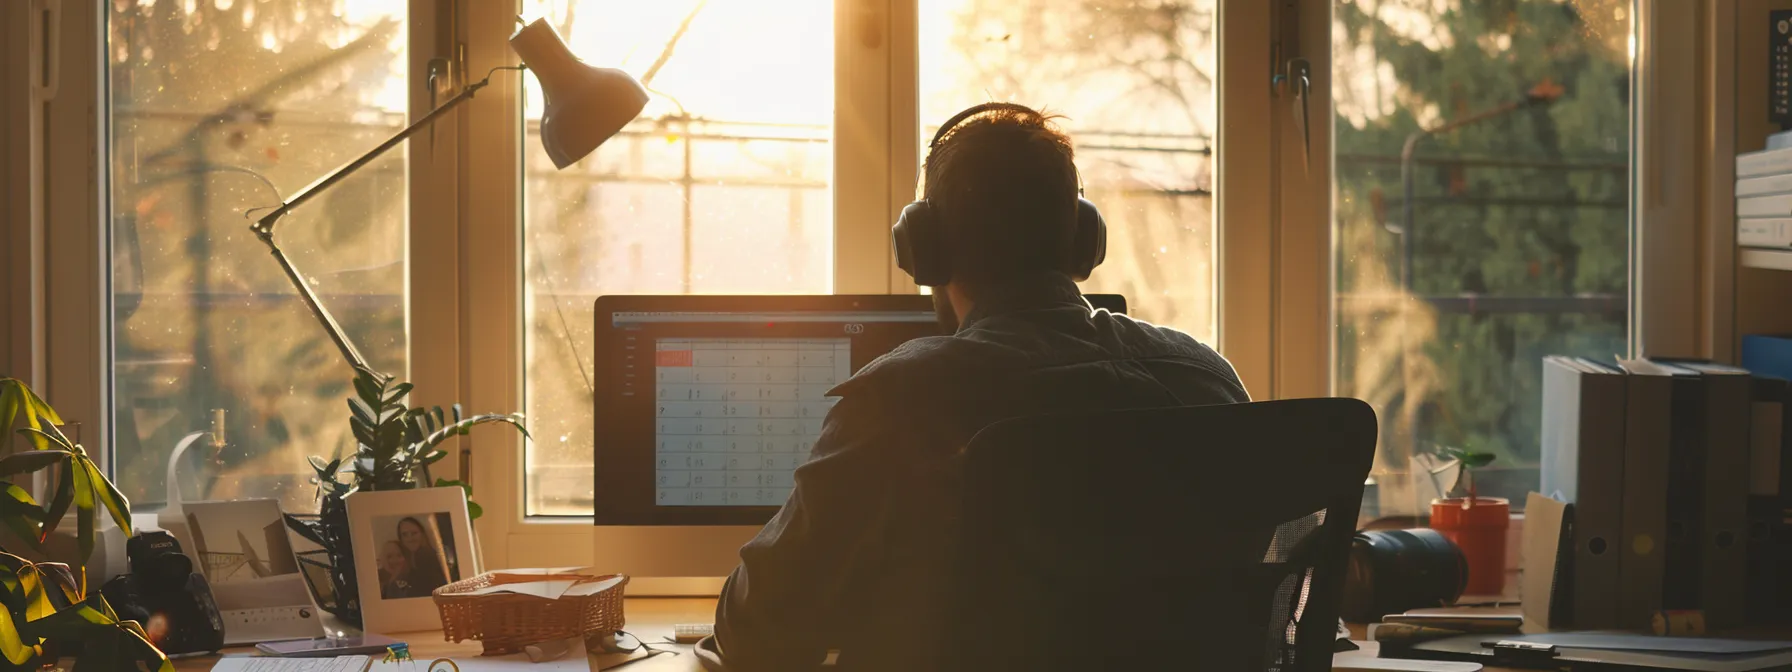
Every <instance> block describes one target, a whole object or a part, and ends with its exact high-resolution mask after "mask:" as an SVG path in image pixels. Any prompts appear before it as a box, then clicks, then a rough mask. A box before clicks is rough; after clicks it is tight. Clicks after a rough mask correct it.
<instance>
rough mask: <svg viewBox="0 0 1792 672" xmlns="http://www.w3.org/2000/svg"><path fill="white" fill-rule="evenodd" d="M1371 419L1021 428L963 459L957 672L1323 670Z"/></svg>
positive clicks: (1270, 418) (1261, 417)
mask: <svg viewBox="0 0 1792 672" xmlns="http://www.w3.org/2000/svg"><path fill="white" fill-rule="evenodd" d="M1375 434H1376V422H1375V414H1374V411H1373V410H1371V409H1370V408H1369V406H1368V405H1367V404H1364V403H1363V402H1361V401H1357V400H1354V399H1299V400H1289V401H1269V402H1259V403H1250V404H1231V405H1223V406H1198V407H1184V408H1164V409H1148V410H1132V411H1115V412H1102V413H1091V414H1083V415H1062V416H1052V417H1036V418H1020V419H1015V420H1008V421H1004V422H1000V423H997V424H994V425H991V426H990V427H988V428H986V429H984V430H983V431H982V432H980V433H978V434H977V436H976V437H975V438H974V439H973V440H972V441H971V444H970V446H969V447H967V448H966V454H965V456H964V458H965V471H964V480H963V489H964V507H963V511H962V519H961V520H960V521H959V522H960V524H961V526H960V543H959V547H958V549H957V552H958V553H959V554H960V557H959V558H958V566H957V567H958V574H957V576H956V577H954V581H955V584H954V585H953V586H952V590H951V593H950V594H951V595H952V598H951V602H950V604H951V606H952V609H951V610H950V611H949V614H950V615H949V617H948V619H947V621H948V622H946V623H942V624H941V625H942V626H943V627H945V628H946V634H945V636H944V639H943V640H942V641H943V642H944V643H945V644H946V647H945V649H944V651H943V653H944V655H943V656H942V658H943V659H944V660H945V661H948V665H949V666H950V667H951V668H953V669H963V670H987V669H1017V670H1018V669H1025V670H1068V669H1122V668H1126V667H1128V666H1131V665H1146V666H1151V667H1141V668H1140V669H1191V670H1192V669H1203V670H1205V669H1213V670H1274V671H1277V672H1288V671H1296V670H1299V671H1313V672H1317V671H1319V670H1329V669H1331V651H1332V647H1333V644H1334V641H1335V639H1336V632H1337V624H1338V610H1339V604H1340V600H1341V599H1342V581H1343V578H1342V577H1343V573H1344V566H1345V562H1346V558H1347V554H1348V552H1349V546H1350V538H1351V535H1352V534H1353V532H1354V531H1355V527H1356V518H1357V510H1358V507H1359V506H1360V505H1361V500H1362V493H1363V481H1364V479H1365V478H1366V477H1367V476H1368V473H1369V467H1370V463H1371V462H1372V460H1373V457H1374V452H1375Z"/></svg>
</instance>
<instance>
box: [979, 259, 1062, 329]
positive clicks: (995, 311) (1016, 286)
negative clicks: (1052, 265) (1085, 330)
mask: <svg viewBox="0 0 1792 672" xmlns="http://www.w3.org/2000/svg"><path fill="white" fill-rule="evenodd" d="M1069 307H1081V308H1083V309H1084V310H1094V309H1093V308H1091V307H1090V306H1089V300H1088V299H1085V298H1083V293H1082V291H1081V290H1078V289H1077V287H1076V282H1075V281H1073V280H1071V279H1070V276H1068V275H1065V274H1063V273H1058V272H1042V273H1033V274H1028V275H1025V276H1021V277H1017V278H1012V279H1009V280H1005V281H1002V282H998V283H990V284H988V285H984V286H981V287H978V288H977V297H976V300H975V303H973V304H972V306H971V312H970V313H969V314H967V315H965V317H964V320H962V322H961V324H960V325H959V327H958V329H959V331H964V330H965V329H969V328H971V327H972V326H973V325H975V324H976V323H977V322H978V321H980V320H984V319H987V318H991V317H995V316H998V315H1006V314H1008V313H1016V312H1021V311H1028V310H1042V309H1047V308H1069Z"/></svg>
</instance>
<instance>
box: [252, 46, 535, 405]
mask: <svg viewBox="0 0 1792 672" xmlns="http://www.w3.org/2000/svg"><path fill="white" fill-rule="evenodd" d="M523 69H525V68H524V66H507V67H500V68H493V69H492V73H490V74H487V75H486V76H485V79H482V80H479V81H478V82H475V83H473V84H472V85H471V86H468V87H467V88H466V90H463V91H461V92H460V93H458V94H456V95H455V96H454V97H453V98H449V99H448V100H446V101H444V102H443V103H442V104H441V105H440V106H438V107H437V108H436V109H434V110H431V111H430V113H429V114H426V115H424V116H423V118H422V119H418V120H417V122H416V123H414V124H411V125H410V126H407V127H405V129H404V130H401V131H399V132H398V133H397V134H395V135H393V136H392V137H390V138H387V139H386V141H385V142H382V143H380V144H379V146H377V147H374V148H373V149H370V150H368V151H367V153H366V154H362V155H361V156H360V157H358V158H356V159H354V160H352V161H349V162H348V163H347V164H344V165H343V166H342V167H341V168H337V169H336V171H335V172H332V173H330V174H329V175H325V176H324V177H322V178H321V179H319V180H318V181H316V182H312V183H311V184H310V185H308V186H306V187H305V188H303V189H300V190H299V192H298V193H296V194H294V195H293V196H292V198H290V199H287V200H286V201H285V202H284V203H281V204H280V205H279V206H278V207H275V208H274V209H273V211H272V212H269V213H268V214H266V215H263V216H262V217H261V219H260V220H259V221H257V222H255V224H254V226H251V227H250V230H251V231H253V232H255V237H256V238H259V239H261V242H262V243H264V244H266V245H267V246H268V251H269V252H270V253H272V254H273V255H274V261H276V262H279V263H280V270H282V271H284V272H285V273H286V279H287V280H289V281H291V282H292V286H293V287H294V288H297V289H298V290H299V298H300V299H301V300H303V301H304V302H305V307H306V308H309V309H310V310H311V315H312V316H313V317H316V318H317V321H318V322H319V323H321V324H323V326H324V331H325V332H328V333H329V335H330V341H331V342H333V343H335V344H336V349H337V350H340V351H342V358H343V359H345V360H348V364H349V366H351V367H354V369H355V370H356V371H372V369H371V368H370V367H369V366H368V364H367V359H366V358H364V357H362V356H361V351H360V350H357V349H356V348H355V344H354V343H353V342H351V341H349V339H348V335H347V334H345V333H343V331H342V325H341V324H339V323H338V322H336V317H335V316H333V315H331V314H330V309H328V308H325V307H324V305H323V304H322V303H321V302H319V301H318V299H317V293H316V292H314V291H312V290H311V285H310V283H308V282H306V281H305V278H304V276H301V275H299V270H298V269H297V268H295V267H294V266H293V264H292V259H290V258H288V257H287V256H286V253H285V252H283V251H281V250H280V245H279V244H277V243H275V242H274V226H275V225H276V224H279V223H280V218H281V217H285V216H286V213H289V212H292V210H293V209H294V208H297V207H299V206H300V205H303V204H304V203H305V202H306V201H309V200H311V199H312V198H313V197H315V196H317V195H318V194H319V193H322V192H324V191H325V190H328V189H329V188H330V187H332V186H335V185H336V183H338V182H341V181H342V180H343V179H344V178H347V177H348V176H349V175H351V174H353V173H354V172H355V171H357V170H360V169H362V168H364V167H366V166H367V164H370V163H373V161H374V159H377V158H379V156H380V155H381V154H384V153H385V152H386V150H389V149H392V148H393V147H396V146H398V143H401V142H404V141H405V139H406V138H409V137H411V136H412V135H415V134H416V133H417V132H418V131H421V130H423V129H425V128H428V127H429V125H430V124H431V123H434V122H435V121H436V119H437V118H439V117H441V116H442V115H444V114H446V113H448V111H450V110H452V109H454V108H455V107H456V106H458V105H460V104H461V103H464V102H466V101H469V100H472V99H473V94H475V93H478V92H479V90H480V89H483V88H485V87H486V86H487V85H489V84H491V81H492V74H496V73H497V71H498V70H518V71H520V70H523Z"/></svg>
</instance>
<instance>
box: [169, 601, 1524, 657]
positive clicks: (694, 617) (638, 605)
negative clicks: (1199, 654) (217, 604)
mask: <svg viewBox="0 0 1792 672" xmlns="http://www.w3.org/2000/svg"><path fill="white" fill-rule="evenodd" d="M623 609H624V611H625V612H626V614H627V616H628V631H629V632H631V633H633V634H635V635H636V636H639V637H640V638H641V639H643V640H648V641H653V640H661V641H663V639H662V638H664V637H669V636H671V635H672V626H673V625H675V624H678V623H708V622H710V621H712V620H714V619H715V613H716V601H715V600H714V599H710V598H676V599H675V598H653V597H632V598H629V599H627V600H625V601H624V602H623ZM1353 631H1355V632H1356V636H1361V632H1360V630H1357V629H1355V628H1353ZM393 636H394V637H397V638H398V639H401V640H404V641H405V642H407V643H409V644H410V646H411V654H412V657H413V658H415V659H416V660H417V662H418V663H419V665H418V670H422V669H423V667H422V666H423V665H424V664H427V663H428V662H429V661H431V660H434V659H436V658H451V657H463V656H464V657H475V656H478V655H479V642H475V641H465V642H461V643H459V644H455V643H452V642H444V641H442V639H441V633H439V632H418V633H405V634H395V635H393ZM665 646H668V647H676V648H678V649H680V650H681V651H683V652H682V653H680V654H679V655H676V656H672V655H659V656H654V657H652V658H649V659H647V660H643V661H640V662H637V663H634V664H631V665H629V666H628V667H625V668H622V669H623V670H624V671H625V672H697V671H699V670H702V669H703V668H702V666H701V665H698V664H697V658H696V656H693V655H691V654H690V653H689V652H688V651H689V647H683V646H677V645H673V644H666V645H665ZM253 651H254V649H253V648H238V649H229V650H227V651H225V653H252V652H253ZM217 660H218V659H217V657H215V656H207V657H203V658H188V659H183V660H177V661H175V662H174V669H176V670H178V671H179V672H207V671H209V670H211V669H212V665H213V664H214V663H216V662H217ZM1487 670H1488V672H1518V671H1511V670H1504V669H1503V668H1487Z"/></svg>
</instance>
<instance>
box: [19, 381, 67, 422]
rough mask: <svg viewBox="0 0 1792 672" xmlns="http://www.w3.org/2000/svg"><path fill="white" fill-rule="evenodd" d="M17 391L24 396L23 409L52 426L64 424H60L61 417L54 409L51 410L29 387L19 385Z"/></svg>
mask: <svg viewBox="0 0 1792 672" xmlns="http://www.w3.org/2000/svg"><path fill="white" fill-rule="evenodd" d="M19 390H20V391H21V392H22V393H23V394H24V396H25V407H26V408H27V409H29V410H30V411H31V412H32V413H34V414H36V415H37V416H39V417H42V418H43V419H44V420H45V421H46V422H47V423H48V424H50V425H52V426H54V425H60V424H64V423H63V422H62V416H60V415H57V414H56V409H54V408H51V407H50V404H49V403H47V402H45V401H44V399H43V397H40V396H37V392H34V391H32V389H31V387H30V386H29V385H25V384H23V383H20V384H19Z"/></svg>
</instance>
